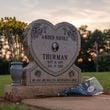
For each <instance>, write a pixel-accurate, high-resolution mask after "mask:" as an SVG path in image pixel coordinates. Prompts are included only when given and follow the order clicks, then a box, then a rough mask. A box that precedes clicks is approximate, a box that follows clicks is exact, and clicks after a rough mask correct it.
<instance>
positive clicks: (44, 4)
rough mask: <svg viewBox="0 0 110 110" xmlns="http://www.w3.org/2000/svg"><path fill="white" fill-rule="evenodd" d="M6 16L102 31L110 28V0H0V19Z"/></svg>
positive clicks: (26, 20) (25, 20)
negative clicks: (64, 23)
mask: <svg viewBox="0 0 110 110" xmlns="http://www.w3.org/2000/svg"><path fill="white" fill-rule="evenodd" d="M6 16H8V17H13V16H15V17H16V18H17V19H18V20H21V21H24V22H28V23H30V22H32V21H33V20H36V19H46V20H48V21H50V22H52V23H53V24H56V23H58V22H63V21H66V22H69V23H72V24H73V25H75V26H76V27H79V26H81V25H85V24H86V25H88V27H89V28H90V29H92V30H93V29H96V28H98V29H102V30H103V29H105V28H110V0H0V18H1V17H6Z"/></svg>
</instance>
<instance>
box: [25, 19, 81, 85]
mask: <svg viewBox="0 0 110 110" xmlns="http://www.w3.org/2000/svg"><path fill="white" fill-rule="evenodd" d="M24 42H25V46H27V47H26V52H28V56H29V59H30V63H29V65H28V66H27V67H26V69H25V70H26V71H27V72H26V74H27V85H73V84H77V83H78V82H79V73H80V69H79V68H78V67H76V66H75V65H74V61H75V59H76V57H77V55H78V53H79V50H80V36H79V33H78V31H77V29H76V28H75V27H74V26H73V25H72V24H70V23H67V22H62V23H59V24H56V25H53V24H51V23H50V22H48V21H46V20H36V21H34V22H32V23H31V24H30V25H29V26H28V28H27V30H26V32H25V40H24Z"/></svg>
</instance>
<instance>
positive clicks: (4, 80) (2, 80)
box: [0, 75, 11, 96]
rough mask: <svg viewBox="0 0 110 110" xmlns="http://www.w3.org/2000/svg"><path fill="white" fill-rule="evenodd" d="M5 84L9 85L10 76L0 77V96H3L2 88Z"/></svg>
mask: <svg viewBox="0 0 110 110" xmlns="http://www.w3.org/2000/svg"><path fill="white" fill-rule="evenodd" d="M7 84H11V77H10V75H0V96H3V93H4V92H3V91H4V87H5V85H7Z"/></svg>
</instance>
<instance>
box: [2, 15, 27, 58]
mask: <svg viewBox="0 0 110 110" xmlns="http://www.w3.org/2000/svg"><path fill="white" fill-rule="evenodd" d="M26 26H27V24H26V23H24V22H21V21H18V20H16V18H15V17H5V18H1V19H0V39H1V40H4V41H3V43H2V47H3V46H4V45H7V51H8V53H10V55H9V57H10V59H11V60H20V57H21V56H20V55H21V52H23V45H22V40H23V32H24V29H25V28H26ZM5 47H6V46H5ZM2 51H3V48H2ZM7 51H6V48H4V55H5V56H4V57H6V55H8V54H6V52H7ZM2 53H3V52H2Z"/></svg>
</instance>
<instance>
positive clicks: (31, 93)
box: [5, 85, 71, 102]
mask: <svg viewBox="0 0 110 110" xmlns="http://www.w3.org/2000/svg"><path fill="white" fill-rule="evenodd" d="M68 87H69V86H68ZM70 87H71V86H70ZM65 88H67V86H11V85H7V86H5V98H6V99H7V100H10V101H12V102H16V101H21V100H23V99H29V98H39V97H47V96H49V97H51V96H58V92H61V91H63V90H64V89H65Z"/></svg>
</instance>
